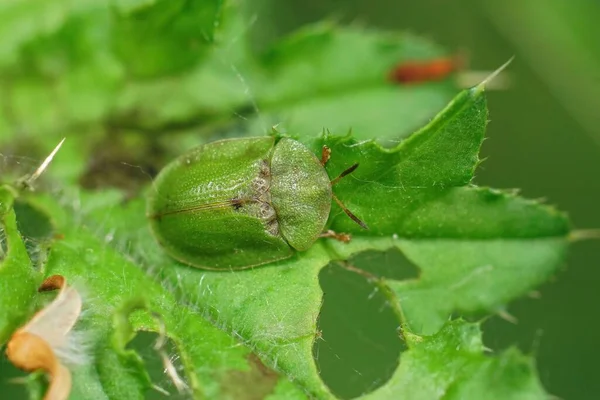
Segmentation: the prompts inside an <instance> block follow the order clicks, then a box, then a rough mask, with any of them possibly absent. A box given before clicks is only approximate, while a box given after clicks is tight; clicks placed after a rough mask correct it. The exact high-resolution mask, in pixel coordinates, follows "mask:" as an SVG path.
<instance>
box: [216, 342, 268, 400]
mask: <svg viewBox="0 0 600 400" xmlns="http://www.w3.org/2000/svg"><path fill="white" fill-rule="evenodd" d="M248 367H249V368H248V369H247V370H245V371H241V370H233V371H229V372H227V373H226V374H225V375H224V376H223V377H222V379H221V387H222V390H224V391H225V393H224V396H223V397H224V398H230V399H239V400H261V399H264V398H266V397H267V396H268V395H269V394H271V392H273V390H274V389H275V385H277V381H278V380H279V375H278V374H277V373H276V372H274V371H273V370H271V369H270V368H269V367H267V366H266V365H264V364H263V363H262V361H261V360H260V359H259V358H258V356H256V355H255V354H254V353H250V354H249V355H248Z"/></svg>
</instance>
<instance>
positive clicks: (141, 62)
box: [113, 0, 221, 78]
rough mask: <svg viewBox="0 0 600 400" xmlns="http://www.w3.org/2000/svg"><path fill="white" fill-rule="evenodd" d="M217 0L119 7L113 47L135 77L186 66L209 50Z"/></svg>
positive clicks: (158, 0) (164, 1) (216, 19)
mask: <svg viewBox="0 0 600 400" xmlns="http://www.w3.org/2000/svg"><path fill="white" fill-rule="evenodd" d="M220 13H221V0H210V1H206V0H203V1H201V0H193V1H187V0H155V1H150V2H143V3H141V2H137V4H131V2H128V3H127V4H125V5H123V6H121V7H120V8H119V12H118V15H117V16H116V17H115V22H114V31H113V46H114V47H115V49H116V52H117V54H118V55H119V57H120V58H121V60H123V61H124V63H125V64H126V65H127V68H128V71H129V72H130V73H131V74H133V75H134V76H138V77H146V78H149V77H157V76H161V75H165V74H171V73H174V72H179V71H182V70H185V69H188V68H190V67H191V66H193V65H194V64H196V63H197V62H198V61H199V60H200V58H201V57H202V56H204V55H205V54H206V53H207V51H208V50H209V44H210V43H211V42H212V40H213V37H214V31H215V28H216V27H217V26H218V25H219V19H220Z"/></svg>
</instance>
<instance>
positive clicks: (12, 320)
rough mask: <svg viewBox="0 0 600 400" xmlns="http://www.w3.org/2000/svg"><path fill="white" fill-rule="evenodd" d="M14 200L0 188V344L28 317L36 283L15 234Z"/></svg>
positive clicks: (6, 189) (9, 191) (12, 194)
mask: <svg viewBox="0 0 600 400" xmlns="http://www.w3.org/2000/svg"><path fill="white" fill-rule="evenodd" d="M15 196H16V192H15V191H14V190H13V189H12V188H11V187H9V186H3V185H0V310H1V312H0V343H4V342H5V341H6V340H7V339H8V338H9V336H10V334H11V332H12V331H13V330H15V329H16V328H18V326H19V325H21V324H22V323H23V322H24V321H25V319H26V318H27V314H28V313H31V311H32V309H33V305H32V304H31V298H32V297H33V296H34V294H35V293H36V291H37V284H38V283H39V279H40V276H39V274H38V273H36V271H35V270H34V269H33V267H32V265H31V263H30V261H29V257H28V256H27V250H26V248H25V244H24V243H23V241H22V240H21V236H20V235H19V231H18V230H17V220H16V216H15V212H14V210H13V208H12V207H13V204H14V197H15Z"/></svg>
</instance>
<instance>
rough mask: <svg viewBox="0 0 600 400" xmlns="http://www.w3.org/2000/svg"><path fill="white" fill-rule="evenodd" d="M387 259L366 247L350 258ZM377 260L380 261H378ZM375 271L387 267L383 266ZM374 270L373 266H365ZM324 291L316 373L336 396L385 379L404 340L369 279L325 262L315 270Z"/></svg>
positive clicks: (390, 310) (351, 395) (373, 386)
mask: <svg viewBox="0 0 600 400" xmlns="http://www.w3.org/2000/svg"><path fill="white" fill-rule="evenodd" d="M381 256H383V257H384V258H385V259H387V260H389V261H393V260H394V259H395V258H396V257H397V256H396V255H395V254H393V253H392V254H387V252H383V253H382V252H380V253H379V254H376V252H366V253H364V254H362V255H360V256H359V257H356V259H355V260H352V261H356V264H357V265H359V266H360V265H362V264H363V263H369V262H370V261H369V260H370V259H371V258H372V257H381ZM382 264H383V263H382ZM377 272H378V273H384V272H387V273H391V269H387V268H383V269H382V270H381V271H377ZM369 273H375V271H369ZM319 281H320V284H321V288H322V289H323V292H324V300H323V305H322V306H321V313H320V315H319V321H318V329H319V330H320V331H321V333H322V338H320V339H317V340H316V341H315V344H314V347H313V356H314V358H315V362H316V364H317V368H318V369H319V371H320V375H321V378H322V379H323V381H324V382H325V384H326V385H327V386H328V387H329V388H330V389H331V391H332V392H333V393H334V394H335V395H336V396H338V397H339V398H341V399H351V398H354V397H358V396H360V395H362V394H364V393H368V392H371V391H373V390H375V389H376V388H378V387H380V386H382V385H383V384H385V383H386V382H387V381H388V380H389V379H390V378H391V376H392V374H393V373H394V371H395V370H396V368H397V366H398V361H399V357H400V353H401V351H403V350H404V348H405V346H404V342H403V341H402V340H401V339H400V337H399V334H398V328H399V325H400V321H399V320H398V317H397V315H396V314H395V313H394V311H393V308H392V306H391V304H390V303H389V301H388V299H387V298H386V296H385V295H384V294H383V293H382V292H381V291H380V290H379V289H378V287H377V286H376V284H375V282H373V281H372V280H369V279H367V278H366V277H365V276H364V275H363V274H358V273H356V272H353V271H350V270H348V269H347V268H344V267H342V266H341V265H340V264H339V263H330V264H329V265H328V266H326V267H325V268H323V269H322V270H321V272H320V274H319Z"/></svg>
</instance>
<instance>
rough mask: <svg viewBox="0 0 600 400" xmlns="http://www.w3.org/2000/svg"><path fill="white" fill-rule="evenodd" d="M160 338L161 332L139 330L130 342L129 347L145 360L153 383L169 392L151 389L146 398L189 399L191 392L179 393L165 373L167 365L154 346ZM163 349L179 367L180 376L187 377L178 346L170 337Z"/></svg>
mask: <svg viewBox="0 0 600 400" xmlns="http://www.w3.org/2000/svg"><path fill="white" fill-rule="evenodd" d="M158 338H159V334H158V333H156V332H146V331H138V332H137V333H136V335H135V337H134V338H133V340H131V342H129V343H128V345H127V348H128V349H131V350H134V351H135V352H136V353H138V354H139V355H140V357H142V359H143V360H144V365H145V367H146V371H148V375H149V376H150V381H151V382H152V384H153V385H155V386H157V387H159V388H161V389H163V390H165V391H166V392H168V394H167V393H162V392H161V391H160V390H150V391H148V392H147V393H145V396H144V398H145V399H146V400H158V399H189V398H190V394H189V393H179V392H178V391H177V388H176V387H175V385H174V384H173V381H172V380H171V379H170V378H169V376H168V375H167V374H166V373H165V366H164V364H163V360H162V358H161V356H160V354H159V352H158V351H157V350H156V349H155V348H154V345H155V343H156V341H157V340H158ZM163 350H164V351H165V352H166V354H167V355H168V356H169V359H170V360H171V362H172V363H173V365H174V366H175V368H176V369H177V372H178V373H179V376H181V377H182V378H185V372H184V371H183V367H182V366H181V364H180V362H179V353H178V352H177V346H175V343H173V341H172V340H171V339H170V338H168V337H167V338H166V339H165V344H164V347H163Z"/></svg>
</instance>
